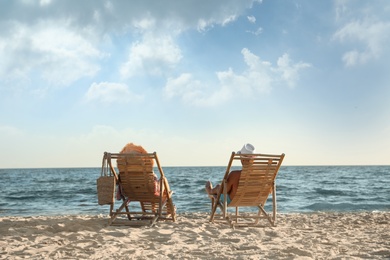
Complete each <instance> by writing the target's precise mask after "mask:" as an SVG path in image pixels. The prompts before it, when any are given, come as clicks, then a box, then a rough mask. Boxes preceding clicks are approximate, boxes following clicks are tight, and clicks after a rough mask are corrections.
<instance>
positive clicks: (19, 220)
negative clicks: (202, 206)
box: [0, 212, 390, 259]
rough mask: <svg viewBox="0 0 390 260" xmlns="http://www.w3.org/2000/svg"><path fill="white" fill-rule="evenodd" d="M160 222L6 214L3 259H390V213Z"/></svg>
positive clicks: (182, 217) (187, 216)
mask: <svg viewBox="0 0 390 260" xmlns="http://www.w3.org/2000/svg"><path fill="white" fill-rule="evenodd" d="M177 217H178V220H177V222H157V224H156V225H155V226H154V227H148V226H142V227H136V228H135V227H128V226H107V221H108V216H106V215H103V214H101V215H68V216H32V217H17V216H15V217H1V218H0V223H1V224H0V248H1V250H0V259H9V258H10V259H24V258H30V259H43V258H47V259H64V258H66V259H108V258H114V259H139V258H152V259H233V258H234V259H259V258H260V259H263V258H264V259H269V258H276V259H294V258H296V259H298V258H299V259H317V258H326V259H337V258H340V257H341V258H348V259H354V258H355V259H360V258H369V259H387V258H388V259H390V212H317V213H281V214H278V215H277V225H276V227H271V226H269V225H267V223H264V224H265V226H264V227H257V228H247V227H244V228H236V229H232V228H230V227H229V226H228V225H224V224H214V223H210V222H209V221H208V219H209V214H208V213H181V214H178V215H177Z"/></svg>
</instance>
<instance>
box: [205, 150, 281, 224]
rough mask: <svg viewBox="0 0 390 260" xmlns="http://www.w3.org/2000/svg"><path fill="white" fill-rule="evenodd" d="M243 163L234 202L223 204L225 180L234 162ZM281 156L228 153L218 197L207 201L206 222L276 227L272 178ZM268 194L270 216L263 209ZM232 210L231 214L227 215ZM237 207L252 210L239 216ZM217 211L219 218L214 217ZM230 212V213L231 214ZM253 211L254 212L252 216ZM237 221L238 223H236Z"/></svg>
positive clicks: (274, 192)
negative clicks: (208, 213) (261, 220)
mask: <svg viewBox="0 0 390 260" xmlns="http://www.w3.org/2000/svg"><path fill="white" fill-rule="evenodd" d="M242 159H243V160H246V161H245V162H246V163H243V165H242V171H241V176H240V180H239V184H238V188H237V192H236V194H235V196H234V198H233V199H232V200H231V201H230V203H228V201H227V198H228V197H227V188H226V187H227V178H228V175H229V173H230V169H231V167H232V165H233V162H234V161H241V160H242ZM283 159H284V154H281V155H270V154H247V155H245V154H237V153H235V152H233V153H232V155H231V157H230V160H229V164H228V166H227V169H226V173H225V176H224V178H223V180H222V183H221V188H220V190H219V193H218V195H209V197H210V199H211V204H212V205H211V207H212V208H211V216H210V222H221V221H222V222H226V223H228V224H229V225H230V226H231V227H235V226H260V224H259V223H260V221H259V220H260V219H262V218H263V219H267V220H268V221H269V223H270V224H271V225H272V226H275V223H276V185H275V178H276V175H277V174H278V171H279V168H280V166H281V164H282V162H283ZM221 194H222V195H223V196H221ZM270 194H272V214H269V213H267V212H266V211H265V209H264V205H265V203H266V201H267V199H268V197H269V195H270ZM228 207H234V208H235V213H229V211H228ZM239 207H255V208H256V210H255V213H250V212H245V213H244V214H242V213H241V214H240V213H239V210H238V209H239ZM217 208H219V209H220V211H221V214H216V211H217ZM233 211H234V210H233ZM256 211H257V212H256ZM239 220H240V221H239Z"/></svg>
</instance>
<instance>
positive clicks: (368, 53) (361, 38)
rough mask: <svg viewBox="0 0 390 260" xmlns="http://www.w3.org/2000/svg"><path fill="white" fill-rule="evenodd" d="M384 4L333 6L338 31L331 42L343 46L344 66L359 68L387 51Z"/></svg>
mask: <svg viewBox="0 0 390 260" xmlns="http://www.w3.org/2000/svg"><path fill="white" fill-rule="evenodd" d="M387 5H388V1H383V0H382V1H380V0H378V1H370V2H356V1H346V0H338V1H336V2H335V12H336V22H337V23H338V24H340V28H339V29H338V30H337V31H336V32H335V33H334V34H333V40H336V41H339V42H340V43H342V44H343V45H345V46H346V48H347V50H346V51H345V52H344V53H343V55H342V60H343V62H344V64H345V66H356V65H363V64H366V63H367V62H370V61H373V60H377V59H380V58H381V56H383V55H384V54H385V53H386V52H388V50H389V47H388V46H389V45H388V42H389V40H390V19H389V15H390V9H389V8H388V7H386V6H387Z"/></svg>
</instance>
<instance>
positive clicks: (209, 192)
mask: <svg viewBox="0 0 390 260" xmlns="http://www.w3.org/2000/svg"><path fill="white" fill-rule="evenodd" d="M205 188H206V192H207V193H208V194H211V190H212V189H213V185H212V184H211V182H210V181H207V182H206V186H205Z"/></svg>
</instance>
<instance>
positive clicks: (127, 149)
mask: <svg viewBox="0 0 390 260" xmlns="http://www.w3.org/2000/svg"><path fill="white" fill-rule="evenodd" d="M120 153H121V154H147V153H148V152H147V151H146V150H145V149H144V148H143V147H142V146H141V145H136V144H134V143H128V144H126V145H125V146H124V147H123V148H122V150H121V151H120ZM121 160H124V158H118V159H117V166H118V168H119V172H121V166H120V163H119V162H120V161H121ZM143 160H145V161H146V160H150V163H148V165H150V166H151V167H153V165H154V160H153V159H151V158H150V159H143ZM122 165H123V164H122ZM119 179H120V173H119ZM154 183H155V184H154V194H155V195H156V196H159V195H160V181H159V179H158V178H157V176H156V174H154ZM118 186H119V187H118V190H117V195H116V197H117V199H118V200H120V199H121V198H122V194H121V188H120V185H118Z"/></svg>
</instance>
